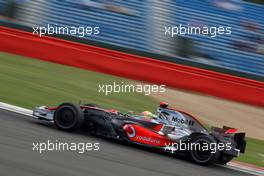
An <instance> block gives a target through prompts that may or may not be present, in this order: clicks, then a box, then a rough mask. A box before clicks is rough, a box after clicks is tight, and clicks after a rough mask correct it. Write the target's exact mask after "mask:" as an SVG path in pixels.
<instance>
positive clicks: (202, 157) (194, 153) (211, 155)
mask: <svg viewBox="0 0 264 176" xmlns="http://www.w3.org/2000/svg"><path fill="white" fill-rule="evenodd" d="M191 143H192V144H196V145H197V146H198V144H199V145H200V147H197V148H193V149H192V150H190V151H189V152H190V153H189V156H190V158H191V159H192V160H193V161H194V162H195V163H198V164H201V165H210V164H214V163H215V162H216V160H217V159H218V158H219V151H217V149H216V150H214V149H213V150H212V148H211V149H210V147H206V145H207V146H210V144H212V143H215V145H217V141H216V140H215V139H214V138H213V137H212V136H208V135H199V136H196V137H195V138H193V139H192V140H191ZM203 149H204V150H203Z"/></svg>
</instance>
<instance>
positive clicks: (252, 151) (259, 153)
mask: <svg viewBox="0 0 264 176" xmlns="http://www.w3.org/2000/svg"><path fill="white" fill-rule="evenodd" d="M246 140H247V147H246V153H244V154H241V155H240V156H239V157H238V158H236V160H237V161H241V162H245V163H250V164H254V165H257V166H261V167H264V141H262V140H257V139H252V138H247V139H246Z"/></svg>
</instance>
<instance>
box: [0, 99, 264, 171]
mask: <svg viewBox="0 0 264 176" xmlns="http://www.w3.org/2000/svg"><path fill="white" fill-rule="evenodd" d="M0 109H4V110H7V111H11V112H15V113H18V114H23V115H26V116H30V117H32V113H33V111H32V110H30V109H25V108H21V107H18V106H14V105H10V104H7V103H2V102H0ZM223 167H226V168H229V169H233V170H237V171H241V172H245V173H249V174H253V175H258V176H263V175H264V171H263V170H262V169H257V168H254V167H250V166H246V165H245V166H244V165H242V164H237V163H236V162H230V163H228V164H227V165H226V166H223Z"/></svg>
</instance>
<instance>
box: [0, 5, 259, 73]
mask: <svg viewBox="0 0 264 176" xmlns="http://www.w3.org/2000/svg"><path fill="white" fill-rule="evenodd" d="M263 2H264V1H262V0H259V1H257V0H255V1H254V2H249V1H242V0H162V1H161V0H111V1H109V0H75V1H71V0H0V14H1V21H2V22H4V21H9V22H10V23H13V24H17V25H21V26H23V27H30V28H32V26H36V25H38V26H47V24H50V25H58V26H84V27H85V26H99V27H100V35H93V36H87V37H86V38H85V39H84V40H87V41H90V42H98V43H101V44H107V45H109V46H110V48H111V47H118V48H119V50H121V49H123V50H127V52H129V51H131V52H132V51H133V52H137V54H141V55H144V54H145V55H147V54H148V53H151V54H154V55H155V57H158V56H160V57H162V58H163V59H164V58H166V60H170V61H172V62H184V61H190V62H192V63H198V64H202V65H203V66H204V65H205V66H206V65H208V66H214V68H215V69H218V68H220V69H224V70H231V71H235V72H239V73H245V74H250V75H255V76H260V77H263V76H264V30H263V29H264V5H261V3H262V4H263ZM179 24H183V25H187V24H190V25H192V26H216V27H218V26H230V27H232V29H231V30H232V34H231V35H218V36H217V37H214V38H212V37H210V36H208V35H185V36H178V37H174V38H171V37H169V36H166V35H165V34H164V33H165V30H164V27H165V26H177V25H179ZM72 37H73V38H72V40H78V39H74V36H72ZM120 48H121V49H120Z"/></svg>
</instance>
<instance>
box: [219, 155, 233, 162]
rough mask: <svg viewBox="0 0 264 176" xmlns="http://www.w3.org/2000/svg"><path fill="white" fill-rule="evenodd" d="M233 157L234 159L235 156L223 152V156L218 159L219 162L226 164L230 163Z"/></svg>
mask: <svg viewBox="0 0 264 176" xmlns="http://www.w3.org/2000/svg"><path fill="white" fill-rule="evenodd" d="M232 159H233V156H231V155H226V154H223V153H222V154H221V156H220V157H219V160H218V161H217V164H222V165H225V164H226V163H228V162H229V161H231V160H232Z"/></svg>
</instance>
